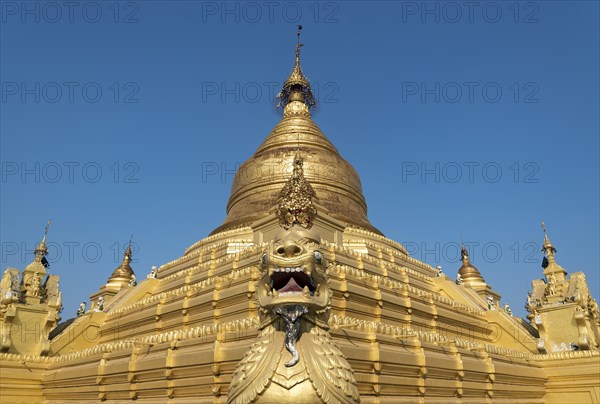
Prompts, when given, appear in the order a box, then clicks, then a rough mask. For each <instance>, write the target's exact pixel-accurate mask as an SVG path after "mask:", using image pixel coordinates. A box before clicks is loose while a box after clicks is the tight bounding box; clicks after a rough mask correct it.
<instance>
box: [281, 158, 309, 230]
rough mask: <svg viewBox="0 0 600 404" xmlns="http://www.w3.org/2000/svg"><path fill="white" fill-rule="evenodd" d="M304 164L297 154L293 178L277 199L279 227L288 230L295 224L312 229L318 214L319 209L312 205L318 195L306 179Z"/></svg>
mask: <svg viewBox="0 0 600 404" xmlns="http://www.w3.org/2000/svg"><path fill="white" fill-rule="evenodd" d="M303 164H304V162H303V161H302V157H301V156H300V153H299V152H298V153H296V157H295V158H294V170H293V172H292V176H291V177H290V179H289V180H288V182H287V183H286V184H285V185H284V186H283V188H282V189H281V191H280V192H279V197H278V198H277V212H276V214H277V217H278V218H279V225H280V226H281V227H283V228H284V229H286V230H287V229H289V228H291V227H292V226H293V225H295V224H298V225H300V226H302V227H304V228H305V229H310V228H311V227H312V222H313V220H314V217H315V215H316V214H317V209H316V208H315V207H314V205H313V203H312V198H316V194H315V191H314V190H313V188H312V186H311V185H310V183H309V182H308V181H307V180H306V178H304V169H303V168H302V166H303Z"/></svg>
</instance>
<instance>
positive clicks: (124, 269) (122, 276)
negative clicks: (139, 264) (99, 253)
mask: <svg viewBox="0 0 600 404" xmlns="http://www.w3.org/2000/svg"><path fill="white" fill-rule="evenodd" d="M131 256H132V253H131V238H130V239H129V244H128V245H127V248H126V249H125V252H124V253H123V261H121V265H119V266H118V267H117V268H116V269H115V270H114V271H113V273H112V275H111V276H110V278H108V282H109V283H110V282H121V283H127V284H128V283H129V281H130V280H131V277H132V275H134V272H133V269H132V268H131V265H130V263H131Z"/></svg>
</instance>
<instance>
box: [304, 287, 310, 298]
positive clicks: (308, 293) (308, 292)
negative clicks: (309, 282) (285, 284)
mask: <svg viewBox="0 0 600 404" xmlns="http://www.w3.org/2000/svg"><path fill="white" fill-rule="evenodd" d="M302 294H303V295H304V297H306V298H309V297H310V290H309V289H308V286H305V287H304V289H302Z"/></svg>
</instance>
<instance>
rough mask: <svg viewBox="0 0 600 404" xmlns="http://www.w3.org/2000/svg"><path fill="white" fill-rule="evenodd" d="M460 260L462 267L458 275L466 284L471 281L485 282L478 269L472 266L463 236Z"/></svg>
mask: <svg viewBox="0 0 600 404" xmlns="http://www.w3.org/2000/svg"><path fill="white" fill-rule="evenodd" d="M460 260H461V261H462V265H461V267H460V268H459V269H458V274H459V275H460V277H461V279H462V280H463V281H464V282H465V283H469V282H471V281H476V282H485V281H484V279H483V277H482V276H481V273H480V272H479V270H478V269H477V267H475V265H473V264H471V260H470V259H469V251H468V250H467V247H465V243H464V242H463V240H462V235H461V236H460Z"/></svg>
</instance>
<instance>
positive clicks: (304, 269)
mask: <svg viewBox="0 0 600 404" xmlns="http://www.w3.org/2000/svg"><path fill="white" fill-rule="evenodd" d="M320 243H321V240H320V237H319V235H318V234H316V233H315V232H314V231H310V230H305V229H303V228H298V227H297V226H294V227H293V228H292V229H291V230H288V231H282V232H280V233H278V234H277V235H276V236H275V240H274V243H273V245H272V247H271V248H270V249H269V251H267V252H266V253H265V254H263V256H262V262H261V270H262V276H261V279H260V281H259V283H260V284H261V285H262V287H259V288H258V293H257V298H258V303H259V305H260V307H261V313H262V314H265V315H272V314H275V315H281V314H280V312H281V311H282V310H284V308H285V307H290V306H301V307H303V308H304V309H303V310H302V311H305V312H304V314H310V315H314V316H319V315H322V314H324V313H325V311H326V310H327V309H328V308H329V305H330V301H331V290H330V289H329V286H328V283H327V277H326V275H325V270H324V259H323V255H322V254H321V251H320V250H319V245H320ZM284 311H285V310H284Z"/></svg>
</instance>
